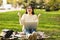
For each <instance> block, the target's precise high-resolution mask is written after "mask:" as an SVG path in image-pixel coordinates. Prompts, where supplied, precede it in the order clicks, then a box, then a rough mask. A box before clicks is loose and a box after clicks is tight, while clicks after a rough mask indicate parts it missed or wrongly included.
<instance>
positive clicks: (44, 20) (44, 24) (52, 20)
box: [0, 9, 60, 40]
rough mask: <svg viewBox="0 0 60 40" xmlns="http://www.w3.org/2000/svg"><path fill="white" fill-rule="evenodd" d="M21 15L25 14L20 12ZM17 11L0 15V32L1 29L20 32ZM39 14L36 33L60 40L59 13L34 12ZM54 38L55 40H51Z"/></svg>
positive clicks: (20, 27)
mask: <svg viewBox="0 0 60 40" xmlns="http://www.w3.org/2000/svg"><path fill="white" fill-rule="evenodd" d="M20 12H21V15H22V14H23V13H24V12H25V11H24V10H21V11H20ZM17 13H18V11H13V12H4V13H0V32H1V30H2V29H12V30H14V31H21V29H22V26H21V25H20V24H19V18H18V15H17ZM39 13H40V14H41V16H40V18H39V24H38V27H37V30H38V31H43V32H45V33H46V34H47V35H50V36H51V38H52V39H47V40H60V11H52V12H45V11H44V10H39V9H36V10H35V14H37V15H38V14H39ZM53 38H55V39H53Z"/></svg>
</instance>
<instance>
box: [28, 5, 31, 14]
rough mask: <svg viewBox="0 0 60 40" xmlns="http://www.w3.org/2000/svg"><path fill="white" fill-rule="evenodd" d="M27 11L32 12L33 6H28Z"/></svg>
mask: <svg viewBox="0 0 60 40" xmlns="http://www.w3.org/2000/svg"><path fill="white" fill-rule="evenodd" d="M27 13H30V14H31V13H32V7H31V6H29V7H28V8H27Z"/></svg>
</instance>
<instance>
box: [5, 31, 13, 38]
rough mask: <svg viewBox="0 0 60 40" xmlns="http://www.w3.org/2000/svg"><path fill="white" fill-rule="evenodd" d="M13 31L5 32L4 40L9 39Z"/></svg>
mask: <svg viewBox="0 0 60 40" xmlns="http://www.w3.org/2000/svg"><path fill="white" fill-rule="evenodd" d="M13 32H14V31H13V30H9V31H7V32H6V34H5V35H4V38H9V37H10V36H11V35H12V34H13Z"/></svg>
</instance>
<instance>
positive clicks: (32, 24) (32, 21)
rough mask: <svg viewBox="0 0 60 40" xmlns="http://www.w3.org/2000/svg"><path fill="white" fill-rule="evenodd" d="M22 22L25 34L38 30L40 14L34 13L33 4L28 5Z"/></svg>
mask: <svg viewBox="0 0 60 40" xmlns="http://www.w3.org/2000/svg"><path fill="white" fill-rule="evenodd" d="M39 15H40V14H39ZM20 24H22V25H23V32H24V33H25V34H27V35H28V34H32V33H33V32H36V28H37V24H38V16H37V15H35V14H34V9H33V8H32V6H28V7H27V8H26V13H25V14H23V15H22V17H21V19H20Z"/></svg>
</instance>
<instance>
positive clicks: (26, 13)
mask: <svg viewBox="0 0 60 40" xmlns="http://www.w3.org/2000/svg"><path fill="white" fill-rule="evenodd" d="M29 6H30V7H31V8H32V15H34V8H33V7H32V6H31V5H29ZM29 6H27V7H26V14H28V13H27V8H28V7H29Z"/></svg>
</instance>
